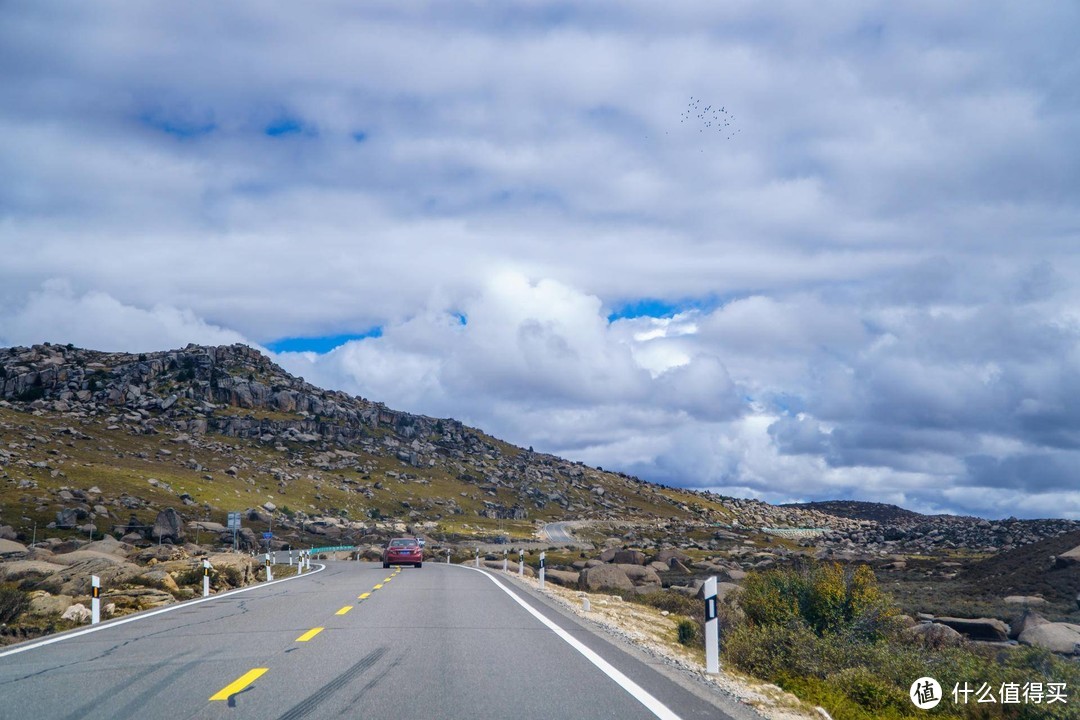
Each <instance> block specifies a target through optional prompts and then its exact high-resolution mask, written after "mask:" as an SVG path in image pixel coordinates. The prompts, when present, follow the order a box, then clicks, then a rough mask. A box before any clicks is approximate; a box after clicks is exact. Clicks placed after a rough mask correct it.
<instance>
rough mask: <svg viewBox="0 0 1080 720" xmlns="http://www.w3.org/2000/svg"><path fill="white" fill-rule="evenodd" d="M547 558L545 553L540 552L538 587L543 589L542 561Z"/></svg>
mask: <svg viewBox="0 0 1080 720" xmlns="http://www.w3.org/2000/svg"><path fill="white" fill-rule="evenodd" d="M546 558H547V553H544V552H542V553H540V589H541V590H543V589H544V561H545V559H546Z"/></svg>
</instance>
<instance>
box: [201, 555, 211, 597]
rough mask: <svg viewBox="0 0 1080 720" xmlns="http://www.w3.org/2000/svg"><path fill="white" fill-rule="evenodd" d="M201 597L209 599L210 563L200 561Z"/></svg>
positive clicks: (204, 560)
mask: <svg viewBox="0 0 1080 720" xmlns="http://www.w3.org/2000/svg"><path fill="white" fill-rule="evenodd" d="M202 596H203V597H210V561H209V560H206V559H203V561H202Z"/></svg>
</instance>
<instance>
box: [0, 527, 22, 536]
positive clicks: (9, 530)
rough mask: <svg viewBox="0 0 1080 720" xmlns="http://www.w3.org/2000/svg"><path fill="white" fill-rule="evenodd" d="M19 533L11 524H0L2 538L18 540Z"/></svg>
mask: <svg viewBox="0 0 1080 720" xmlns="http://www.w3.org/2000/svg"><path fill="white" fill-rule="evenodd" d="M18 539H19V535H18V533H16V532H15V528H13V527H11V526H10V525H0V540H18Z"/></svg>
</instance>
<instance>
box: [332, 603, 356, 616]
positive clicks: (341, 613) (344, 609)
mask: <svg viewBox="0 0 1080 720" xmlns="http://www.w3.org/2000/svg"><path fill="white" fill-rule="evenodd" d="M350 610H352V605H346V606H345V607H343V608H341V609H340V610H338V611H337V612H336V613H334V614H335V615H344V614H345V613H347V612H349V611H350Z"/></svg>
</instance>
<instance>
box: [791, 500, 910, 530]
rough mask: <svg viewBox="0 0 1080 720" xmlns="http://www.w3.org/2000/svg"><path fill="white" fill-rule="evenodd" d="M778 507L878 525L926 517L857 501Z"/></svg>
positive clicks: (884, 505) (884, 504) (820, 502)
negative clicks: (872, 522)
mask: <svg viewBox="0 0 1080 720" xmlns="http://www.w3.org/2000/svg"><path fill="white" fill-rule="evenodd" d="M780 507H790V508H801V509H804V510H818V511H820V512H823V513H825V514H827V515H833V516H835V517H839V518H848V519H849V520H874V521H875V522H878V523H886V524H888V523H898V522H908V521H912V520H919V519H923V518H925V517H926V516H925V515H922V514H920V513H917V512H913V511H911V510H905V509H904V508H902V507H898V506H896V505H888V504H886V503H875V502H861V501H857V500H824V501H819V502H808V503H789V504H787V505H781V506H780Z"/></svg>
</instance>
